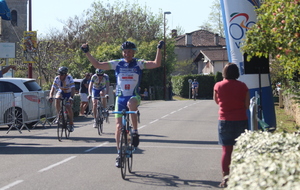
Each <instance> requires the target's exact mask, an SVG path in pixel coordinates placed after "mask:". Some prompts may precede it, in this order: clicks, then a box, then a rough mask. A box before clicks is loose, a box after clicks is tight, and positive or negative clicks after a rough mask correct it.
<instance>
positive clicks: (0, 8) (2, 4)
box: [0, 0, 11, 20]
mask: <svg viewBox="0 0 300 190" xmlns="http://www.w3.org/2000/svg"><path fill="white" fill-rule="evenodd" d="M0 17H1V18H2V19H3V20H10V19H11V15H10V10H9V8H8V6H7V4H6V1H5V0H0Z"/></svg>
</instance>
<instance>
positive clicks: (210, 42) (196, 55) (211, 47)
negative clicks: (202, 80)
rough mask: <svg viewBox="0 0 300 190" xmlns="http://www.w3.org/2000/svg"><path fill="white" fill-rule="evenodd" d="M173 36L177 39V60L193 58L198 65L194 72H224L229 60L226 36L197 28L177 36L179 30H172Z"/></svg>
mask: <svg viewBox="0 0 300 190" xmlns="http://www.w3.org/2000/svg"><path fill="white" fill-rule="evenodd" d="M172 37H173V38H174V39H175V54H177V60H178V61H184V60H191V61H192V62H193V63H192V64H195V65H196V66H197V70H196V71H194V72H195V73H194V74H210V73H213V74H215V73H216V72H218V71H219V72H222V69H223V67H224V65H225V64H226V63H227V62H228V56H227V50H226V41H225V38H223V37H220V36H219V35H218V34H214V33H212V32H209V31H207V30H196V31H194V32H191V33H186V34H184V35H179V36H177V31H176V30H172Z"/></svg>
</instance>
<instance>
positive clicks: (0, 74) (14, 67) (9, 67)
mask: <svg viewBox="0 0 300 190" xmlns="http://www.w3.org/2000/svg"><path fill="white" fill-rule="evenodd" d="M9 69H13V70H17V67H16V66H15V65H9V66H6V67H5V68H3V69H1V71H0V78H2V77H3V75H4V74H5V73H7V72H8V71H9Z"/></svg>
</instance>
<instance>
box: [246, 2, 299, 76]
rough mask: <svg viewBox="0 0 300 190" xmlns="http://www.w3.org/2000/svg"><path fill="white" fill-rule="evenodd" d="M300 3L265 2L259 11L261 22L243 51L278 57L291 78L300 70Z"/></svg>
mask: <svg viewBox="0 0 300 190" xmlns="http://www.w3.org/2000/svg"><path fill="white" fill-rule="evenodd" d="M299 9H300V2H299V0H291V1H287V0H265V1H263V4H262V6H261V7H260V8H258V9H257V10H256V11H257V14H258V16H257V19H258V20H257V23H256V24H255V25H253V26H252V27H251V29H250V30H249V31H248V32H247V35H246V40H245V43H244V46H243V48H242V49H243V51H244V52H246V53H248V54H249V55H250V56H265V57H266V56H268V55H271V56H272V57H274V58H276V59H277V60H278V61H279V62H280V65H281V66H282V67H283V68H284V73H285V75H286V77H287V78H290V79H291V78H293V76H294V74H295V73H298V72H299V70H300V59H299V55H300V54H299V53H300V40H299V39H300V38H299V37H300V25H299V23H300V12H299Z"/></svg>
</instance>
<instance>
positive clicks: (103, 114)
mask: <svg viewBox="0 0 300 190" xmlns="http://www.w3.org/2000/svg"><path fill="white" fill-rule="evenodd" d="M95 99H96V100H97V115H96V118H95V119H96V126H97V129H98V134H99V135H101V134H102V133H103V121H104V120H105V121H106V123H108V112H107V110H106V109H105V108H104V107H103V104H102V102H101V98H100V97H95Z"/></svg>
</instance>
